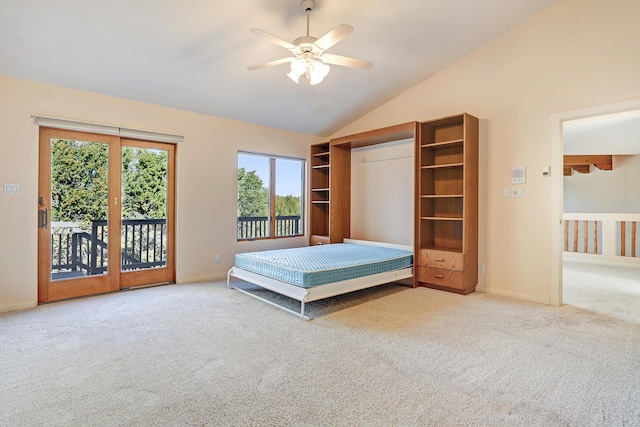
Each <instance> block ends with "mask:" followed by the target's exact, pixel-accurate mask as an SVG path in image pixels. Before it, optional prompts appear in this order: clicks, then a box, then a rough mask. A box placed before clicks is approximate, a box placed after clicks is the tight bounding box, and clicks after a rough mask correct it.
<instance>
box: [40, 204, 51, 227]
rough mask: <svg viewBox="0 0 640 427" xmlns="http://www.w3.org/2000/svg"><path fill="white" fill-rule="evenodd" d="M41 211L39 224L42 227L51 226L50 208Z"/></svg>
mask: <svg viewBox="0 0 640 427" xmlns="http://www.w3.org/2000/svg"><path fill="white" fill-rule="evenodd" d="M38 212H39V215H38V216H39V219H40V221H39V224H38V226H39V227H40V228H45V229H46V228H47V227H48V226H49V208H46V209H45V210H40V211H38Z"/></svg>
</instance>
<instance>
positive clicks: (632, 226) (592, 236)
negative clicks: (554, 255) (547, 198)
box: [563, 213, 640, 266]
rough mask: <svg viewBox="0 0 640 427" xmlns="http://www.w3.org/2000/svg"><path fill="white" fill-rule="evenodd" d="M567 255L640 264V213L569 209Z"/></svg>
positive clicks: (575, 259) (566, 216) (577, 258)
mask: <svg viewBox="0 0 640 427" xmlns="http://www.w3.org/2000/svg"><path fill="white" fill-rule="evenodd" d="M563 217H564V224H563V231H564V232H563V234H564V236H563V241H564V245H563V250H564V259H565V260H572V261H587V262H595V263H602V264H630V265H636V266H640V236H639V235H638V233H637V228H638V224H640V214H617V213H613V214H594V213H565V214H564V215H563Z"/></svg>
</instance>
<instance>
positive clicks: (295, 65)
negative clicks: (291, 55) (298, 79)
mask: <svg viewBox="0 0 640 427" xmlns="http://www.w3.org/2000/svg"><path fill="white" fill-rule="evenodd" d="M305 71H307V61H305V60H304V59H302V58H298V59H296V60H295V61H291V72H292V73H295V74H297V75H298V76H301V75H303V74H304V73H305Z"/></svg>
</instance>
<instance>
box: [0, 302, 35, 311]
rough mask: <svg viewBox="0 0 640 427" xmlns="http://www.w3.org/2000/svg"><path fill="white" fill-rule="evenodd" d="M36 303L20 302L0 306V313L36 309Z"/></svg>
mask: <svg viewBox="0 0 640 427" xmlns="http://www.w3.org/2000/svg"><path fill="white" fill-rule="evenodd" d="M37 305H38V303H37V302H22V303H20V304H11V305H0V313H6V312H9V311H16V310H26V309H27V308H33V307H37Z"/></svg>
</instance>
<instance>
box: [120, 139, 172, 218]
mask: <svg viewBox="0 0 640 427" xmlns="http://www.w3.org/2000/svg"><path fill="white" fill-rule="evenodd" d="M122 189H123V197H122V217H123V218H127V219H151V218H153V219H157V218H165V217H166V215H167V152H166V151H164V150H148V149H139V148H133V147H123V149H122Z"/></svg>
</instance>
